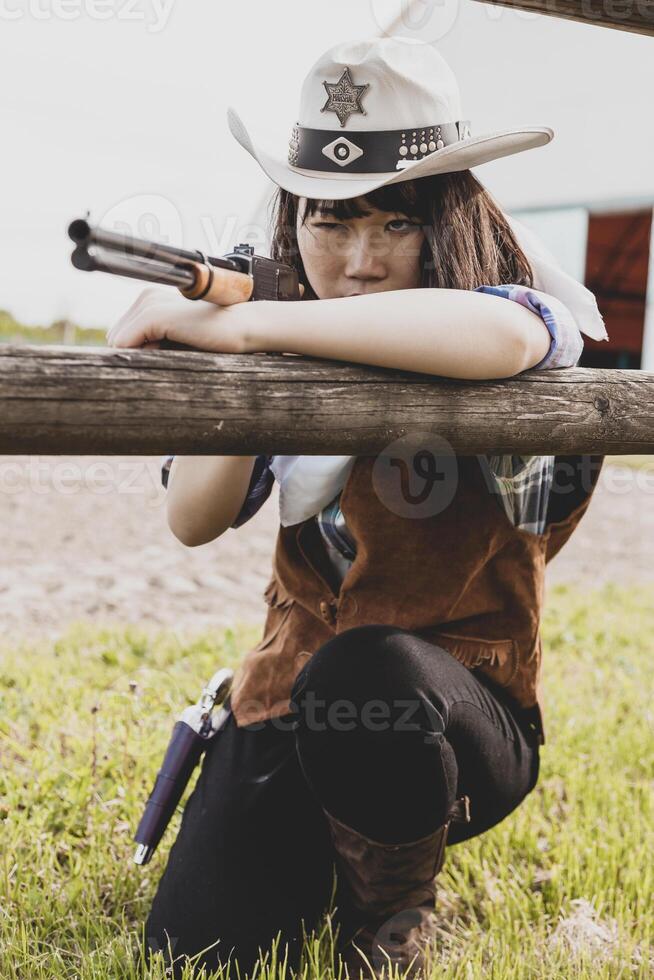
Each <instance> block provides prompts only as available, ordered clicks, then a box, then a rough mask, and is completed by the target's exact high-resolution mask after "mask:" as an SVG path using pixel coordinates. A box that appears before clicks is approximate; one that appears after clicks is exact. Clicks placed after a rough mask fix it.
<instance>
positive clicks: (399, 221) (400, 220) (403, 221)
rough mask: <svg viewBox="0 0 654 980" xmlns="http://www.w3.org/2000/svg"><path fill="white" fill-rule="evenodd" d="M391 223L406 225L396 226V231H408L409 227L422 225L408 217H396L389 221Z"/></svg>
mask: <svg viewBox="0 0 654 980" xmlns="http://www.w3.org/2000/svg"><path fill="white" fill-rule="evenodd" d="M388 224H389V225H404V226H405V227H404V228H402V229H400V228H395V229H393V230H394V231H408V230H409V228H419V227H420V225H418V224H416V223H415V222H414V221H409V220H408V218H394V219H393V221H389V222H388Z"/></svg>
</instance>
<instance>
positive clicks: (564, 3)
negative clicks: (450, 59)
mask: <svg viewBox="0 0 654 980" xmlns="http://www.w3.org/2000/svg"><path fill="white" fill-rule="evenodd" d="M476 2H477V3H489V2H491V3H493V4H494V6H499V7H515V8H517V9H518V10H530V11H532V12H533V13H536V14H547V16H548V17H563V18H564V20H576V21H580V22H581V23H582V24H592V25H593V26H594V27H612V28H613V29H614V30H618V31H631V32H632V33H636V34H649V35H650V36H654V0H476Z"/></svg>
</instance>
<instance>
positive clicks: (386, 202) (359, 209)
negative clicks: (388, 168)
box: [304, 180, 429, 221]
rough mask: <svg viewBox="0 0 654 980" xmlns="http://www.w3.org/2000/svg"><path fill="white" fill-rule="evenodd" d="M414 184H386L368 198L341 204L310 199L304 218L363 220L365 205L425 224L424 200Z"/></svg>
mask: <svg viewBox="0 0 654 980" xmlns="http://www.w3.org/2000/svg"><path fill="white" fill-rule="evenodd" d="M417 183H418V182H417V181H413V180H405V181H401V182H400V183H399V184H387V185H386V186H385V187H378V188H377V189H376V190H374V191H371V192H370V193H369V194H365V195H362V196H360V197H350V198H346V199H345V200H343V201H334V200H329V199H328V198H325V199H319V198H313V197H310V198H308V199H307V206H306V211H305V213H304V218H305V219H306V218H307V217H309V216H312V215H314V214H315V213H316V212H317V211H320V212H321V214H324V215H329V216H331V217H333V218H336V219H337V220H341V221H343V220H346V219H347V218H367V217H368V216H369V215H370V214H372V210H370V208H366V204H368V205H370V206H371V208H377V209H378V210H379V211H388V212H391V213H393V212H395V211H399V212H401V213H402V214H406V215H407V217H409V218H421V219H422V220H423V221H425V220H427V214H428V210H429V209H428V203H427V199H426V197H427V196H426V194H422V195H421V194H419V193H418V188H417V186H416V185H417ZM423 187H424V190H425V191H426V190H427V187H426V186H424V185H423Z"/></svg>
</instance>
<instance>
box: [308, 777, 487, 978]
mask: <svg viewBox="0 0 654 980" xmlns="http://www.w3.org/2000/svg"><path fill="white" fill-rule="evenodd" d="M324 812H325V814H326V816H327V820H328V822H329V827H330V830H331V835H332V841H333V843H334V848H335V850H336V868H337V872H338V879H339V890H338V891H337V903H338V902H339V898H338V896H339V892H340V904H339V912H340V917H341V930H340V932H339V937H338V939H339V941H338V944H337V949H338V952H340V954H341V957H342V959H343V961H344V963H345V965H346V966H347V970H348V976H349V977H352V978H357V980H359V977H360V975H361V974H363V976H364V977H366V978H369V977H380V976H388V975H389V972H392V971H393V970H394V969H395V967H396V966H398V967H399V970H400V973H402V972H403V971H405V970H407V968H410V970H409V973H408V974H407V975H408V976H411V977H416V976H419V975H420V970H421V969H422V968H423V967H424V965H425V953H426V951H427V947H428V945H429V942H430V940H431V939H433V937H434V935H435V928H436V923H437V918H436V915H435V912H434V904H435V898H436V883H435V880H434V879H435V878H436V875H437V874H438V872H439V871H440V870H441V868H442V866H443V860H444V857H445V844H446V840H447V832H448V830H449V826H450V823H451V822H452V821H453V820H454V821H456V822H466V823H467V822H468V821H469V820H470V800H469V798H468V797H467V796H462V797H461V798H460V799H458V800H455V802H454V803H453V805H452V807H451V808H450V810H449V813H448V818H447V821H446V822H445V823H444V824H442V825H441V826H440V827H437V828H436V830H434V831H433V833H431V834H428V835H427V837H421V838H420V839H419V840H416V841H410V842H409V843H406V844H382V843H380V842H379V841H374V840H370V838H369V837H365V836H364V835H363V834H360V833H358V832H357V831H356V830H353V828H352V827H348V826H346V825H345V824H344V823H341V821H340V820H337V819H336V817H334V816H332V814H331V813H328V812H327V811H326V810H325V811H324ZM357 947H358V948H357ZM361 954H363V956H362V955H361ZM366 960H367V961H368V962H366Z"/></svg>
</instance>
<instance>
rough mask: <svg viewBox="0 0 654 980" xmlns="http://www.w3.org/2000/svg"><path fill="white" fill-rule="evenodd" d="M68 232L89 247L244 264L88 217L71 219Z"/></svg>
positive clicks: (229, 265)
mask: <svg viewBox="0 0 654 980" xmlns="http://www.w3.org/2000/svg"><path fill="white" fill-rule="evenodd" d="M68 235H69V237H70V238H72V240H73V241H74V242H75V244H76V245H81V246H85V247H86V248H88V247H89V246H91V245H97V246H100V247H101V248H104V249H110V250H111V251H116V252H123V253H124V254H125V255H131V256H141V257H142V258H144V259H159V260H160V261H163V262H173V263H174V262H179V260H180V259H181V260H187V261H190V262H205V261H206V262H208V263H209V265H213V266H216V267H217V268H219V269H230V270H232V271H233V272H241V268H240V266H239V265H238V264H237V263H236V262H232V261H231V259H221V258H216V257H215V256H211V255H207V256H205V255H203V253H202V252H200V251H199V250H196V251H189V250H188V249H185V248H174V247H173V246H172V245H164V244H163V243H161V242H149V241H146V240H145V239H143V238H134V237H133V236H132V235H121V234H119V233H118V232H115V231H108V230H106V229H105V228H98V227H97V226H94V225H90V224H89V223H88V221H87V220H86V219H85V218H76V219H75V220H74V221H71V223H70V224H69V226H68ZM156 281H157V280H156Z"/></svg>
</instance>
